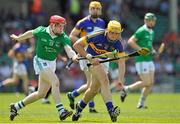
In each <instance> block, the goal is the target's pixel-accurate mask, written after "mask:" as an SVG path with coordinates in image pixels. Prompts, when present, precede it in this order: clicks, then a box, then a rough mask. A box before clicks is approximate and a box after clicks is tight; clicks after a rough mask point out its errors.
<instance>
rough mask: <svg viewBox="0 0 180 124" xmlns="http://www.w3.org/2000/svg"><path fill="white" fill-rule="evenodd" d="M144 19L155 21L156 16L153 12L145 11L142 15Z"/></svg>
mask: <svg viewBox="0 0 180 124" xmlns="http://www.w3.org/2000/svg"><path fill="white" fill-rule="evenodd" d="M144 19H145V20H154V21H156V19H157V18H156V16H155V14H154V13H146V14H145V16H144Z"/></svg>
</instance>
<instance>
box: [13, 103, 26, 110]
mask: <svg viewBox="0 0 180 124" xmlns="http://www.w3.org/2000/svg"><path fill="white" fill-rule="evenodd" d="M14 106H15V108H16V109H17V110H19V109H22V108H23V107H25V105H24V103H23V101H19V102H17V103H15V105H14Z"/></svg>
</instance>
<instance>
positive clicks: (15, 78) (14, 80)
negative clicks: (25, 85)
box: [2, 73, 20, 86]
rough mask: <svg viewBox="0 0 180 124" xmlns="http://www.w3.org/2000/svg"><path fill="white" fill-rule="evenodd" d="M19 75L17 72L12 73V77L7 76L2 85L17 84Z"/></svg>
mask: <svg viewBox="0 0 180 124" xmlns="http://www.w3.org/2000/svg"><path fill="white" fill-rule="evenodd" d="M19 79H20V78H19V76H18V75H17V74H15V73H14V74H13V76H12V78H8V79H6V80H4V81H2V86H9V85H12V84H13V85H17V84H18V81H19Z"/></svg>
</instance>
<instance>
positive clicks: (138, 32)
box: [133, 29, 142, 39]
mask: <svg viewBox="0 0 180 124" xmlns="http://www.w3.org/2000/svg"><path fill="white" fill-rule="evenodd" d="M141 35H142V30H140V29H139V30H137V31H136V32H135V33H134V34H133V36H134V37H135V38H136V39H140V38H141Z"/></svg>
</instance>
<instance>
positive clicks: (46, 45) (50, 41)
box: [33, 26, 71, 61]
mask: <svg viewBox="0 0 180 124" xmlns="http://www.w3.org/2000/svg"><path fill="white" fill-rule="evenodd" d="M33 35H34V36H35V39H36V46H35V52H36V55H37V57H39V58H41V59H44V60H50V61H53V60H55V59H56V57H57V55H58V53H59V52H60V51H61V50H62V49H63V48H64V46H66V45H71V41H70V39H69V38H68V36H67V35H66V34H65V33H64V32H63V33H62V34H61V35H59V36H51V34H50V31H49V27H42V26H39V27H37V28H36V29H34V30H33Z"/></svg>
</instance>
